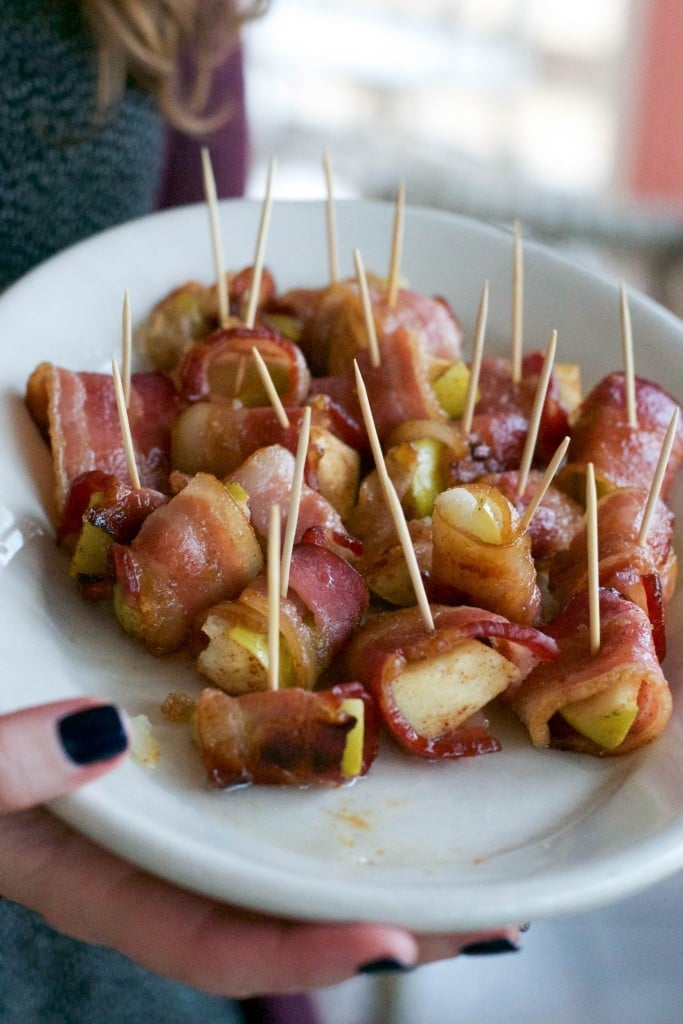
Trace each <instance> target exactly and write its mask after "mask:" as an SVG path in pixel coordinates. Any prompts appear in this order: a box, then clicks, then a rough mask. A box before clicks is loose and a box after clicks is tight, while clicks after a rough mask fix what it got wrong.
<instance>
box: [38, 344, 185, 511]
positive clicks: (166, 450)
mask: <svg viewBox="0 0 683 1024" xmlns="http://www.w3.org/2000/svg"><path fill="white" fill-rule="evenodd" d="M26 402H27V405H28V408H29V411H30V413H31V415H32V416H33V419H34V420H35V422H36V424H37V426H38V428H39V429H40V430H41V433H42V434H43V436H44V437H45V439H46V441H47V442H48V444H49V446H50V451H51V454H52V461H53V467H54V480H55V514H56V517H57V521H59V520H60V519H61V516H62V514H63V512H64V506H65V503H66V501H67V498H68V495H69V491H70V488H71V485H72V483H73V482H74V480H75V479H76V478H77V477H78V476H80V475H81V474H82V473H85V472H87V471H89V470H92V469H99V470H101V471H102V472H104V473H110V474H112V475H113V476H115V477H117V478H118V479H119V480H122V481H124V482H128V483H130V477H129V474H128V463H127V459H126V452H125V450H124V445H123V441H122V437H121V427H120V422H119V413H118V408H117V405H116V397H115V392H114V382H113V380H112V376H111V374H105V373H77V372H74V371H72V370H67V369H64V368H62V367H58V366H55V365H54V364H53V363H40V365H39V366H37V367H36V369H35V370H34V371H33V373H32V374H31V376H30V378H29V381H28V386H27V393H26ZM178 409H179V400H178V395H177V393H176V390H175V388H174V386H173V383H172V382H171V380H170V379H169V378H168V377H167V376H165V374H163V373H156V372H150V373H135V374H133V376H132V378H131V395H130V402H129V404H128V420H129V424H130V430H131V435H132V439H133V445H134V449H135V452H134V454H135V461H136V464H137V468H138V473H139V476H140V480H141V482H142V484H143V485H144V486H147V487H151V488H153V489H154V490H158V491H165V492H168V476H169V473H170V470H171V461H170V454H171V435H170V426H171V423H172V421H173V420H174V418H175V416H176V415H177V413H178Z"/></svg>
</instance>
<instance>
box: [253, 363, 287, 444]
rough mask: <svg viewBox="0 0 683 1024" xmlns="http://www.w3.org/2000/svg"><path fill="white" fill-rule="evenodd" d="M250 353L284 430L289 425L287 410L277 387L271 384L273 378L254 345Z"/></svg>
mask: <svg viewBox="0 0 683 1024" xmlns="http://www.w3.org/2000/svg"><path fill="white" fill-rule="evenodd" d="M251 354H252V355H253V357H254V362H255V363H256V369H257V370H258V374H259V377H260V378H261V383H262V384H263V386H264V388H265V389H266V393H267V395H268V398H269V399H270V404H271V405H272V406H273V409H274V410H275V415H276V416H277V421H278V423H279V424H280V426H281V427H282V428H283V429H284V430H286V429H287V427H288V426H289V417H288V415H287V411H286V409H285V407H284V405H283V404H282V399H281V398H280V396H279V394H278V393H277V388H276V387H275V385H274V384H273V378H272V377H271V375H270V371H269V370H268V367H267V366H266V363H265V361H264V359H263V356H262V355H261V353H260V352H259V350H258V349H257V348H256V345H254V346H253V347H252V350H251Z"/></svg>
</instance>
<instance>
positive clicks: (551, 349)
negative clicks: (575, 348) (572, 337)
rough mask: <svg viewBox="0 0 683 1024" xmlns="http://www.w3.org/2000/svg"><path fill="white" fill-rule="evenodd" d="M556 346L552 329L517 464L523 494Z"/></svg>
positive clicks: (519, 488) (555, 334) (555, 335)
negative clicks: (520, 455) (520, 458)
mask: <svg viewBox="0 0 683 1024" xmlns="http://www.w3.org/2000/svg"><path fill="white" fill-rule="evenodd" d="M556 348H557V331H553V332H552V334H551V335H550V341H549V342H548V347H547V348H546V350H545V358H544V360H543V368H542V369H541V373H540V376H539V378H538V386H537V388H536V394H535V395H534V404H533V406H532V408H531V416H530V417H529V430H528V432H527V436H526V442H525V444H524V451H523V452H522V460H521V462H520V466H519V478H518V481H517V493H518V494H524V491H525V490H526V485H527V483H528V481H529V471H530V469H531V463H532V461H533V457H534V451H535V450H536V441H537V439H538V431H539V427H540V425H541V416H542V415H543V406H544V405H545V398H546V395H547V393H548V384H549V383H550V374H551V373H552V370H553V361H554V359H555V350H556Z"/></svg>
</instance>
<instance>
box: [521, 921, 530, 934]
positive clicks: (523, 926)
mask: <svg viewBox="0 0 683 1024" xmlns="http://www.w3.org/2000/svg"><path fill="white" fill-rule="evenodd" d="M530 928H531V921H526V922H525V924H520V926H519V930H520V932H528V931H529V929H530Z"/></svg>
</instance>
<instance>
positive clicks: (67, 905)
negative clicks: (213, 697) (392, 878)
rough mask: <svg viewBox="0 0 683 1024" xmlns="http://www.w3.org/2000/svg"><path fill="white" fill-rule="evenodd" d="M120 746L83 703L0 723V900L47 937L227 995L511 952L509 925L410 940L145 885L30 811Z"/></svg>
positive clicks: (96, 769)
mask: <svg viewBox="0 0 683 1024" xmlns="http://www.w3.org/2000/svg"><path fill="white" fill-rule="evenodd" d="M127 745H128V738H127V725H126V720H125V716H123V715H121V714H120V713H119V712H118V711H117V709H116V708H112V707H111V706H109V705H103V704H97V703H96V702H94V701H92V700H89V699H77V700H69V701H61V702H58V703H54V704H47V705H41V706H39V707H35V708H29V709H27V710H23V711H19V712H15V713H13V714H10V715H5V716H0V814H2V815H4V817H3V820H2V826H1V828H0V894H2V895H3V896H5V897H7V898H9V899H12V900H15V901H16V902H18V903H21V904H23V905H24V906H27V907H29V908H31V909H32V910H35V911H37V912H38V913H39V914H41V915H42V916H43V917H44V918H45V919H46V920H47V922H48V924H50V925H51V926H52V927H53V928H54V929H56V930H57V931H59V932H62V933H64V934H67V935H70V936H71V937H73V938H75V939H79V940H82V941H84V942H90V943H96V944H100V945H105V946H109V947H112V948H114V949H117V950H119V952H121V953H123V954H124V955H126V956H128V957H130V958H131V959H132V960H135V961H136V962H137V963H139V964H141V965H142V966H144V967H146V968H148V969H149V970H151V971H154V972H156V973H157V974H160V975H162V976H164V977H168V978H173V979H175V980H178V981H182V982H185V983H186V984H188V985H191V986H193V987H194V988H197V989H200V990H203V991H204V992H208V993H211V994H216V995H226V996H233V997H236V998H244V997H247V996H251V995H258V994H265V993H287V992H301V991H305V990H309V989H313V988H319V987H321V986H325V985H332V984H336V983H338V982H341V981H344V980H346V979H347V978H349V977H351V976H353V975H354V974H357V973H358V972H359V971H360V970H367V969H370V970H373V969H375V967H376V966H377V967H384V966H386V965H391V964H394V963H395V964H396V966H397V967H399V966H403V967H406V968H409V967H412V966H415V965H417V964H418V963H425V962H428V961H432V960H438V959H443V958H447V957H452V956H455V955H456V954H457V953H458V952H459V951H460V950H462V949H463V947H465V946H468V945H471V944H472V943H480V942H482V941H484V942H486V941H488V940H491V939H503V940H509V942H510V944H511V948H513V947H514V944H515V943H516V941H517V938H518V933H519V929H517V928H509V929H498V930H496V931H489V932H483V933H482V932H476V933H465V934H448V935H413V934H411V933H410V932H408V931H406V930H405V929H402V928H398V927H394V926H390V925H382V924H368V923H359V924H309V923H305V922H298V921H291V920H286V919H281V918H274V917H273V918H271V917H264V916H262V915H259V914H255V913H251V912H249V911H245V910H241V909H238V908H236V907H232V906H228V905H225V904H223V903H218V902H215V901H213V900H210V899H206V898H205V897H202V896H198V895H196V894H194V893H191V892H187V891H185V890H183V889H179V888H176V887H175V886H173V885H170V884H169V883H167V882H164V881H162V880H160V879H158V878H155V877H154V876H152V875H150V874H148V873H147V872H145V871H142V870H140V869H139V868H137V867H135V866H134V865H132V864H129V863H128V862H127V861H125V860H122V859H121V858H119V857H117V856H115V855H114V854H111V853H109V852H107V851H106V850H103V849H101V848H100V847H98V846H97V845H95V844H94V843H92V842H90V841H89V840H87V839H85V838H83V837H82V836H81V835H79V834H78V833H77V832H75V831H73V830H72V829H71V828H69V827H68V826H67V825H65V824H64V823H62V822H61V821H59V820H58V819H57V818H55V817H54V816H53V815H52V814H51V813H50V812H49V811H47V810H45V809H43V808H42V807H40V806H39V805H40V804H42V803H44V802H45V801H47V800H50V799H53V798H54V797H57V796H59V795H62V794H64V793H68V792H71V791H72V790H73V789H75V788H77V787H78V786H81V785H85V784H86V783H88V782H91V781H93V780H94V779H96V778H98V777H99V776H100V775H102V774H104V773H105V772H107V771H110V770H112V769H113V768H115V767H116V765H117V764H118V763H119V762H120V761H121V759H122V758H123V757H125V752H126V749H127ZM493 948H494V949H495V948H496V947H495V946H494V947H493Z"/></svg>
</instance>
